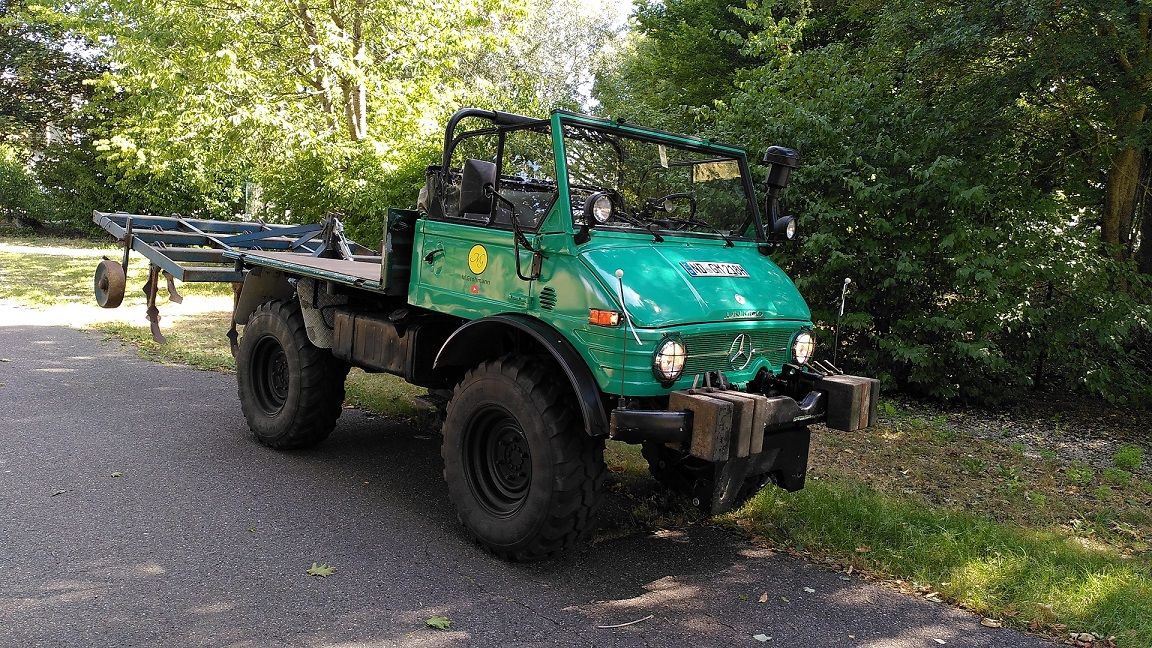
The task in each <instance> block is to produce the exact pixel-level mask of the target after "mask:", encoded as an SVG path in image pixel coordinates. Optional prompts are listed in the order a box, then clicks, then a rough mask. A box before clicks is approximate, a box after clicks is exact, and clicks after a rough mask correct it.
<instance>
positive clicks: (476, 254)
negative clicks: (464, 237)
mask: <svg viewBox="0 0 1152 648" xmlns="http://www.w3.org/2000/svg"><path fill="white" fill-rule="evenodd" d="M487 267H488V250H485V249H484V246H483V245H473V246H472V249H471V250H468V269H469V270H471V271H472V274H480V273H481V272H484V269H485V268H487Z"/></svg>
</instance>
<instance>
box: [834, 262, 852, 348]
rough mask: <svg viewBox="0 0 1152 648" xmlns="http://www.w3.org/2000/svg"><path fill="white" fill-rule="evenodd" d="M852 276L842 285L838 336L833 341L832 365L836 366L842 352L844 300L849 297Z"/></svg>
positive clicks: (837, 323)
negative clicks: (841, 335) (841, 322)
mask: <svg viewBox="0 0 1152 648" xmlns="http://www.w3.org/2000/svg"><path fill="white" fill-rule="evenodd" d="M850 283H852V278H851V277H844V285H843V286H841V287H840V311H839V312H838V313H837V314H836V337H835V341H834V342H833V343H832V366H836V356H837V354H839V352H840V318H842V317H844V300H845V299H847V297H848V284H850Z"/></svg>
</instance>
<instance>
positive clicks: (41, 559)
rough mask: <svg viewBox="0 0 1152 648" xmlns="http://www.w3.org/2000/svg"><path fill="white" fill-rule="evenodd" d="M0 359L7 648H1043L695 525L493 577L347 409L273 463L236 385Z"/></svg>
mask: <svg viewBox="0 0 1152 648" xmlns="http://www.w3.org/2000/svg"><path fill="white" fill-rule="evenodd" d="M0 359H4V360H5V361H4V362H0V422H2V427H0V439H2V441H3V442H2V443H0V506H2V507H3V508H2V513H3V515H2V516H0V646H3V647H19V648H25V647H33V646H45V647H53V648H55V647H63V646H84V647H87V646H252V647H256V646H259V647H264V646H310V647H320V646H324V647H331V648H353V647H371V648H375V647H378V646H448V645H476V646H508V647H511V646H545V645H547V646H551V645H558V646H741V645H746V646H761V645H768V646H861V647H880V646H885V647H887V646H893V647H895V646H929V647H935V646H940V645H948V646H982V647H983V646H987V647H992V646H996V647H1002V646H1036V647H1040V646H1051V645H1052V644H1049V643H1047V642H1044V641H1041V640H1039V639H1037V638H1034V637H1030V636H1027V635H1023V634H1019V633H1016V632H1013V631H1009V630H994V629H989V628H984V627H982V626H980V625H979V618H978V617H974V616H972V615H970V614H967V613H965V612H962V611H959V610H955V609H952V608H949V607H946V606H943V605H938V604H933V603H930V602H927V601H923V600H920V599H918V598H913V597H909V596H904V595H901V594H898V593H895V592H892V591H889V590H887V589H884V588H882V587H878V586H874V585H870V584H867V583H864V582H862V581H860V580H858V579H856V578H855V577H852V578H851V579H850V580H847V581H845V580H842V579H841V578H842V575H841V574H836V573H830V572H827V571H824V570H822V569H820V568H818V567H816V566H813V565H809V564H806V563H804V562H802V561H798V560H796V559H793V558H790V557H787V556H781V555H778V554H773V553H772V552H769V551H765V550H762V549H757V548H755V547H753V546H751V545H749V544H747V543H746V542H744V541H743V540H742V539H741V538H740V537H738V536H735V535H732V534H731V533H730V532H726V531H723V530H720V529H717V528H714V527H709V526H694V527H691V528H688V529H684V530H681V531H678V532H674V533H663V534H652V533H638V534H632V535H629V536H627V537H624V538H620V539H615V540H606V541H603V542H599V543H597V544H595V545H593V546H585V547H582V548H581V549H580V550H579V551H577V552H575V554H574V555H571V556H569V557H567V558H564V559H562V560H559V561H555V562H551V563H544V564H532V565H526V566H525V565H512V564H507V563H503V562H500V561H498V560H495V559H493V558H491V557H489V556H488V555H486V554H484V553H483V552H481V551H480V550H479V549H478V548H476V547H475V546H474V545H473V544H471V543H470V542H469V541H468V540H467V539H466V538H465V537H464V536H463V533H462V531H461V529H460V528H459V527H458V524H457V522H456V517H455V515H454V513H453V512H452V510H451V506H450V504H449V503H448V501H447V494H446V489H445V487H444V484H443V483H442V481H441V476H440V469H441V466H440V457H439V449H438V443H439V441H438V437H436V436H432V435H428V434H427V433H426V432H421V431H419V430H413V429H411V428H409V427H406V426H403V425H400V424H395V423H389V422H387V421H386V420H384V419H380V418H376V417H372V416H370V415H366V414H364V413H362V412H359V411H356V410H345V412H344V415H343V416H342V418H341V420H340V424H339V426H338V428H337V430H336V432H335V433H334V434H333V435H332V437H331V438H330V439H329V440H328V441H327V442H326V443H324V444H323V445H322V446H320V447H318V448H316V449H314V450H312V451H309V452H305V453H277V452H273V451H271V450H268V449H266V448H264V447H262V446H260V445H258V444H257V443H256V442H255V441H254V440H252V439H251V438H250V436H249V435H248V432H247V427H246V425H245V423H244V419H243V417H242V415H241V414H240V407H239V403H238V402H237V398H236V387H235V380H234V378H233V377H232V376H230V375H225V374H218V373H207V372H200V371H195V370H192V369H185V368H178V367H166V366H161V365H156V364H152V363H149V362H146V361H143V360H140V359H138V358H137V357H135V355H134V354H133V353H132V352H130V351H126V350H123V349H121V348H120V347H119V346H118V345H117V344H115V343H113V342H108V341H104V340H103V339H102V337H101V336H100V335H98V334H92V333H83V332H78V331H74V330H71V329H66V328H48V327H17V326H10V325H7V324H6V323H5V321H4V313H3V312H0ZM113 473H121V474H122V476H119V477H113V476H112V475H113ZM613 497H620V496H619V495H613ZM313 562H321V563H327V564H330V565H332V566H334V567H335V568H336V569H337V571H336V573H335V574H334V575H332V576H330V577H327V578H317V577H310V576H308V575H307V574H306V573H305V572H306V570H307V569H308V568H309V566H311V564H312V563H313ZM805 588H808V589H810V590H813V591H811V592H809V591H807V590H806V589H805ZM765 592H766V593H767V603H760V602H759V600H758V599H759V597H760V595H761V594H762V593H765ZM433 615H443V616H447V617H448V618H450V619H451V621H452V627H451V629H449V630H448V631H441V630H434V629H430V628H426V627H425V625H424V621H425V619H427V618H429V617H431V616H433ZM648 615H652V617H651V618H649V619H647V620H645V621H642V622H640V623H636V624H634V625H630V626H626V627H622V628H615V629H601V628H597V626H600V625H610V624H619V623H626V622H629V621H634V620H637V619H641V618H643V617H647V616H648ZM754 635H765V636H768V637H771V639H768V640H767V641H764V642H760V641H758V640H757V639H755V638H754Z"/></svg>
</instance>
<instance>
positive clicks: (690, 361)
mask: <svg viewBox="0 0 1152 648" xmlns="http://www.w3.org/2000/svg"><path fill="white" fill-rule="evenodd" d="M797 330H798V329H792V328H786V329H760V330H752V331H728V332H725V333H704V334H700V335H690V336H686V337H685V338H684V346H685V348H686V349H687V351H688V357H687V358H686V359H685V361H684V373H685V375H689V376H694V375H696V374H702V373H704V372H707V371H735V370H739V369H741V368H743V367H742V366H741V365H744V366H748V365H750V364H751V363H752V362H753V361H755V360H756V359H758V358H766V359H767V360H768V362H770V363H771V364H772V365H773V366H775V367H779V366H780V365H782V364H784V363H785V362H787V361H788V360H789V359H790V358H791V351H790V350H789V346H790V345H791V343H792V336H793V335H795V334H796V331H797ZM740 335H746V336H747V338H746V345H745V348H746V350H747V352H748V354H749V358H748V362H747V363H746V362H745V358H744V357H743V356H741V357H738V358H737V359H736V361H735V362H732V361H730V358H732V356H733V355H734V354H735V353H736V352H737V351H738V350H739V342H738V337H739V336H740Z"/></svg>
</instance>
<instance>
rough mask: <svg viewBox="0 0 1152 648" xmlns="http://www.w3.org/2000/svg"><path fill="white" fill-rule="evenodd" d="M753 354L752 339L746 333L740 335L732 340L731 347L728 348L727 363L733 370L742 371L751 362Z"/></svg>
mask: <svg viewBox="0 0 1152 648" xmlns="http://www.w3.org/2000/svg"><path fill="white" fill-rule="evenodd" d="M755 352H756V349H753V348H752V339H751V338H749V337H748V335H747V334H746V333H741V334H740V335H737V336H736V339H734V340H732V346H730V347H728V362H729V363H731V365H732V367H733V368H734V369H743V368H744V367H747V366H748V363H750V362H752V354H753V353H755Z"/></svg>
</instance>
